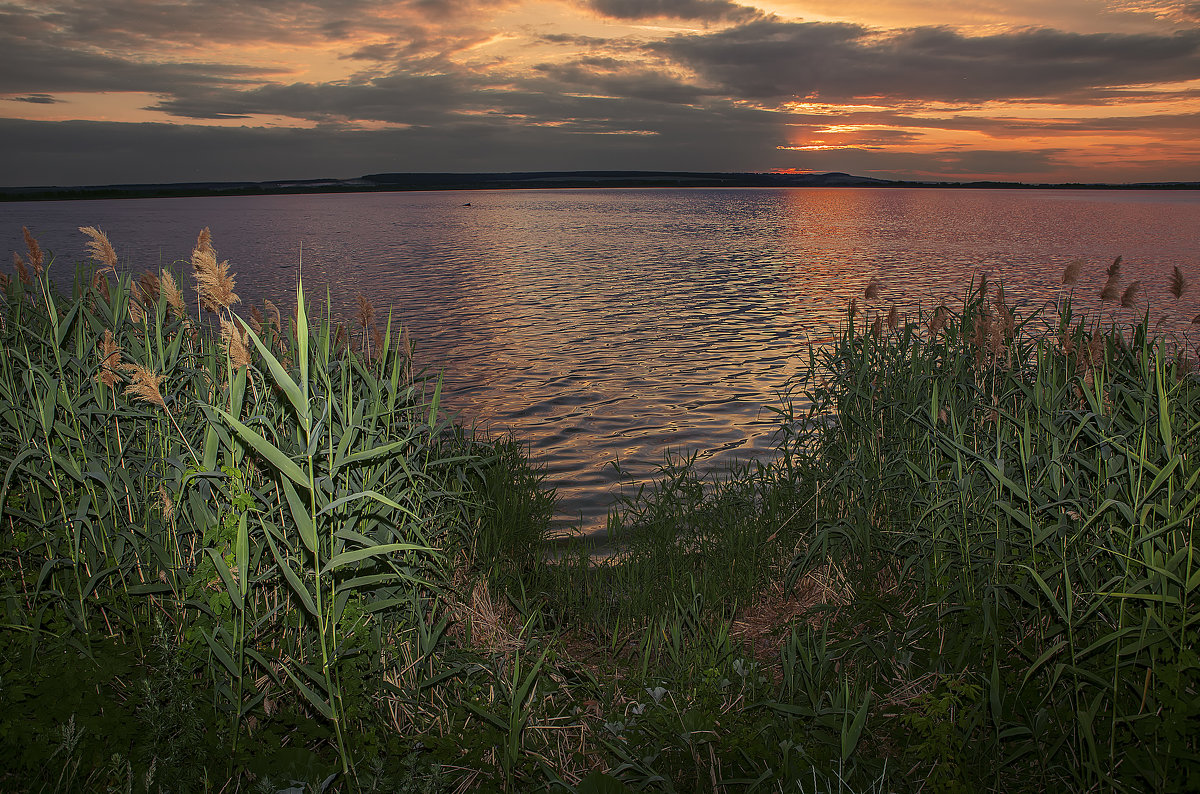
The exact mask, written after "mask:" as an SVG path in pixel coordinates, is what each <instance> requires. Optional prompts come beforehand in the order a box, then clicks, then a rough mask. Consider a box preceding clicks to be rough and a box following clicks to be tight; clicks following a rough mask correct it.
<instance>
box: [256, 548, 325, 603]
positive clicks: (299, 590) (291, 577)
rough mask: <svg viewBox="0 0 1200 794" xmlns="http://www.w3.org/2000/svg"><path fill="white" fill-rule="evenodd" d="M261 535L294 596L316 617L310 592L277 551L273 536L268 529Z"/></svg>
mask: <svg viewBox="0 0 1200 794" xmlns="http://www.w3.org/2000/svg"><path fill="white" fill-rule="evenodd" d="M263 537H265V538H266V539H267V545H268V546H270V547H271V554H272V555H274V557H275V563H276V564H277V565H278V566H279V570H280V571H282V572H283V578H284V579H286V580H287V583H288V585H290V586H291V588H292V592H293V593H295V594H296V597H297V598H299V599H300V603H301V604H302V605H303V606H304V609H305V611H307V612H308V614H310V615H312V616H313V617H314V618H315V617H317V605H316V604H315V603H314V602H313V597H312V593H310V592H308V589H307V588H306V587H305V586H304V583H303V582H302V581H300V577H299V576H297V575H296V572H295V571H293V570H292V566H291V565H289V564H288V561H287V560H286V559H285V558H284V557H283V555H282V554H280V553H279V546H277V545H276V544H275V538H273V537H272V536H271V533H270V532H269V531H268V532H264V533H263Z"/></svg>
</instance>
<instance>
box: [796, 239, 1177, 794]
mask: <svg viewBox="0 0 1200 794" xmlns="http://www.w3.org/2000/svg"><path fill="white" fill-rule="evenodd" d="M1115 267H1117V268H1119V261H1118V262H1117V263H1115ZM1116 279H1119V270H1118V271H1117V272H1116V273H1114V272H1113V269H1112V268H1110V272H1109V274H1108V282H1107V285H1106V291H1109V292H1116V291H1117V290H1116V288H1115V287H1113V288H1112V289H1109V285H1112V284H1113V282H1114V281H1115V280H1116ZM1172 289H1173V294H1174V295H1175V297H1176V298H1178V297H1179V294H1180V293H1181V292H1182V289H1183V282H1182V279H1181V277H1178V269H1176V278H1175V279H1174V281H1173V286H1172ZM1110 297H1111V296H1110ZM1052 310H1053V313H1052V314H1046V315H1042V314H1039V313H1035V314H1034V315H1032V316H1028V317H1024V318H1022V317H1019V316H1017V313H1016V311H1015V310H1014V309H1013V308H1012V307H1010V306H1008V305H1006V304H1005V302H1004V297H1003V291H1002V289H993V290H992V291H991V292H990V294H989V292H988V290H987V286H986V284H980V285H976V286H975V287H974V288H973V289H972V291H971V292H970V293H969V294H968V295H967V296H966V298H965V299H964V301H963V303H962V304H961V306H959V307H957V308H956V309H954V310H951V309H949V308H947V307H938V308H937V309H935V311H934V312H932V313H930V314H929V315H927V316H926V317H925V318H923V321H921V322H910V323H907V324H905V325H903V326H902V327H894V329H891V330H889V329H888V327H887V325H884V324H880V323H879V322H878V321H876V322H875V323H871V324H867V323H866V322H861V323H856V321H855V318H854V317H853V316H852V315H851V317H850V318H849V321H848V323H847V324H846V326H845V327H844V329H843V331H842V333H841V335H840V336H839V337H838V338H837V340H836V341H835V343H834V344H833V345H832V346H831V347H830V348H828V349H827V350H824V351H822V352H821V353H820V354H819V356H818V357H817V359H818V360H817V368H816V373H817V374H819V375H820V376H822V377H823V378H824V380H822V381H821V382H819V383H817V384H816V385H815V386H814V387H812V388H810V389H809V390H808V391H807V397H808V399H809V400H811V402H812V405H813V406H814V408H813V409H812V410H811V411H810V412H809V413H807V414H806V415H804V416H791V417H788V421H787V422H786V423H785V426H784V427H785V430H786V431H787V433H789V436H788V438H786V439H785V444H784V449H785V452H786V453H787V454H788V455H790V456H798V457H803V458H805V459H808V460H812V461H815V462H816V466H815V469H814V470H815V471H817V472H819V475H818V477H819V479H818V483H817V487H818V492H819V499H820V507H819V509H818V511H817V512H816V516H815V520H814V524H813V532H812V535H811V537H809V538H807V539H806V541H805V543H804V544H803V546H802V548H801V549H799V550H798V553H797V554H796V555H795V556H794V558H793V560H792V563H791V567H790V577H791V580H792V581H796V580H797V579H798V578H799V577H800V576H801V575H803V574H804V573H805V572H806V571H809V570H812V569H813V568H814V567H815V566H817V565H820V564H823V563H826V562H828V561H830V560H835V561H849V562H850V564H851V565H853V566H854V567H855V568H857V569H858V571H859V577H858V581H859V584H860V586H861V587H862V588H863V590H864V591H865V592H867V593H870V592H876V593H881V594H883V595H885V596H887V597H890V598H891V599H892V604H893V606H892V614H891V615H890V616H889V617H888V619H887V623H888V625H889V626H890V628H891V634H892V637H893V639H895V638H896V637H897V636H898V635H903V634H904V633H905V632H910V633H911V637H912V640H911V641H910V642H908V643H907V644H906V645H905V646H904V647H901V648H899V649H894V650H893V652H892V654H891V660H890V661H889V662H888V663H887V664H884V663H882V660H880V659H875V660H868V656H869V655H870V654H871V652H872V651H871V649H870V648H869V647H868V643H867V642H865V641H855V642H850V643H849V644H848V645H847V648H846V651H845V652H846V653H847V654H848V655H850V656H852V657H854V658H856V659H858V660H859V662H858V663H859V664H864V665H868V666H869V667H870V668H871V669H872V670H873V674H874V675H878V676H879V678H880V681H879V683H880V684H882V683H883V682H884V681H887V680H888V679H889V678H890V679H891V684H890V685H891V686H896V685H898V684H901V683H902V682H903V681H904V680H905V679H909V680H915V679H919V678H921V677H922V676H925V675H930V674H932V675H935V676H936V677H937V679H936V680H938V681H940V682H941V689H940V690H938V691H940V692H942V693H945V692H949V691H951V690H953V689H954V687H955V686H957V687H958V693H959V694H962V693H963V692H968V691H969V692H970V694H971V697H970V698H967V699H965V700H964V702H962V703H959V705H958V709H959V711H960V712H961V711H965V712H967V715H965V716H964V715H963V714H960V715H959V716H958V717H956V721H957V728H958V729H960V730H962V731H964V734H963V735H962V736H961V737H960V741H961V742H962V747H963V748H966V747H969V748H970V749H971V751H972V753H971V755H974V756H975V758H977V759H978V758H979V757H981V756H982V757H985V758H988V759H990V763H988V764H983V765H981V766H983V767H985V768H987V769H988V771H989V773H990V774H992V775H994V776H995V778H994V779H995V780H1001V779H1009V780H1012V779H1014V778H1013V777H1012V776H1014V775H1015V774H1016V773H1017V771H1018V770H1021V771H1022V773H1023V774H1033V775H1035V776H1038V777H1036V778H1035V779H1037V780H1040V781H1042V783H1040V784H1039V785H1064V784H1067V785H1070V787H1072V788H1075V789H1078V790H1092V789H1097V788H1101V789H1117V790H1131V791H1137V790H1188V789H1190V788H1194V787H1195V786H1196V785H1200V765H1198V763H1197V759H1198V758H1200V756H1198V755H1197V751H1198V750H1200V747H1198V745H1197V739H1196V737H1197V736H1200V690H1198V688H1200V667H1197V664H1196V661H1197V657H1196V636H1197V634H1196V629H1197V624H1198V621H1200V611H1198V610H1197V606H1196V599H1197V596H1198V595H1200V594H1198V593H1197V587H1198V586H1200V574H1198V573H1197V571H1198V564H1200V559H1197V556H1196V550H1195V545H1194V544H1195V533H1196V524H1197V505H1198V504H1200V489H1197V481H1198V479H1200V460H1198V458H1197V452H1198V444H1200V436H1198V431H1200V383H1198V382H1197V379H1196V377H1195V376H1194V375H1193V374H1191V369H1190V364H1191V362H1190V360H1189V358H1188V353H1189V343H1190V340H1188V339H1187V338H1155V337H1154V336H1153V335H1152V333H1151V332H1150V330H1149V320H1148V314H1147V315H1143V316H1142V317H1141V318H1136V319H1134V320H1132V321H1130V322H1129V324H1128V325H1126V326H1124V327H1123V326H1121V325H1119V324H1118V323H1117V321H1116V320H1115V319H1108V320H1106V321H1102V320H1100V319H1097V318H1094V317H1093V318H1088V317H1081V316H1078V315H1076V313H1075V311H1074V307H1073V301H1072V298H1071V296H1069V295H1068V296H1067V297H1065V298H1063V299H1062V300H1061V302H1060V303H1059V304H1058V305H1056V306H1053V307H1052ZM1115 316H1116V315H1115V314H1114V315H1113V318H1115ZM897 650H898V651H899V652H898V653H897V652H896V651H897ZM955 682H958V683H957V684H956V683H955ZM947 684H949V685H950V690H947V689H946V685H947ZM964 684H967V686H966V688H965V689H964ZM931 696H932V695H931ZM960 699H961V698H960ZM967 701H969V702H967ZM958 760H964V761H965V757H964V758H963V759H958ZM977 766H980V765H978V764H977ZM945 771H946V770H945V769H943V772H945ZM957 774H958V773H957V772H954V773H951V774H950V777H949V778H947V780H951V779H955V776H956V775H957Z"/></svg>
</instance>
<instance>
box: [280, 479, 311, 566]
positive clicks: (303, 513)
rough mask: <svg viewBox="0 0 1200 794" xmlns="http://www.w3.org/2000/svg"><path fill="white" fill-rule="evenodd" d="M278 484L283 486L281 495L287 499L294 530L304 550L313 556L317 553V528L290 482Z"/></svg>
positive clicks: (285, 481) (306, 506)
mask: <svg viewBox="0 0 1200 794" xmlns="http://www.w3.org/2000/svg"><path fill="white" fill-rule="evenodd" d="M280 482H281V483H282V484H283V493H284V495H285V497H286V498H287V503H288V509H289V511H290V512H291V514H292V520H293V521H294V522H296V530H297V531H298V532H299V533H300V540H302V541H303V542H304V548H306V549H308V550H309V551H310V552H313V553H314V554H315V553H316V551H317V528H316V526H315V525H314V524H313V519H312V516H311V515H309V509H308V505H306V504H305V503H304V500H303V499H301V498H300V495H299V494H298V493H296V489H295V488H294V487H292V483H291V481H290V480H286V479H285V480H280Z"/></svg>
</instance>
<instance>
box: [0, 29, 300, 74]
mask: <svg viewBox="0 0 1200 794" xmlns="http://www.w3.org/2000/svg"><path fill="white" fill-rule="evenodd" d="M4 16H5V15H4V14H3V13H0V94H51V93H58V92H89V91H96V92H99V91H147V92H152V93H167V92H171V91H174V90H177V89H186V88H188V87H190V86H215V85H238V84H247V83H253V82H259V81H262V80H264V79H267V78H269V77H272V76H275V75H278V74H279V73H280V72H281V71H282V70H279V69H269V68H264V67H259V66H245V65H237V64H223V63H186V62H180V61H173V60H169V59H168V60H158V61H155V60H151V59H146V58H135V57H124V56H120V55H114V54H112V53H109V52H105V51H102V50H98V49H95V48H93V47H75V46H70V45H67V44H64V43H62V42H61V41H60V38H59V37H56V36H53V35H49V36H46V37H44V38H42V39H41V40H38V39H36V38H31V37H29V36H27V35H24V34H22V32H21V30H22V26H19V25H18V26H17V27H7V26H6V25H5V21H6V20H5V19H4ZM9 16H11V15H9ZM9 21H11V19H10V20H9Z"/></svg>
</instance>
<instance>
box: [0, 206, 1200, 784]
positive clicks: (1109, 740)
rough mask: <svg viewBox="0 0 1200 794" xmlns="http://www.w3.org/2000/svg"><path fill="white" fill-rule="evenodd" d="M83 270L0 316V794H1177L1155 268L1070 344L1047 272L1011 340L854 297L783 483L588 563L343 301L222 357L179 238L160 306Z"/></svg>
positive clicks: (786, 460) (643, 495) (618, 545)
mask: <svg viewBox="0 0 1200 794" xmlns="http://www.w3.org/2000/svg"><path fill="white" fill-rule="evenodd" d="M83 233H85V234H87V235H88V237H89V239H90V241H91V245H90V250H91V252H92V254H93V255H94V262H92V263H89V264H87V265H84V266H80V267H78V268H77V269H76V271H75V273H74V274H73V279H72V283H71V286H70V289H69V290H66V291H64V292H65V294H64V292H60V291H59V290H58V289H57V288H56V286H55V284H54V282H52V281H51V280H50V277H49V270H50V266H51V262H50V261H49V260H48V258H47V257H46V256H45V255H44V254H43V253H42V252H41V249H40V248H39V247H38V244H37V241H36V240H34V239H33V238H32V237H31V236H30V237H28V238H27V241H28V242H27V247H28V251H27V252H26V254H25V255H24V256H20V255H18V258H17V262H16V264H17V270H16V273H15V275H14V276H13V277H11V278H6V279H4V280H3V283H0V287H2V288H3V289H2V292H0V296H2V298H3V301H4V304H3V307H0V308H2V309H3V312H2V313H0V319H2V323H0V342H2V350H3V355H2V357H0V456H2V460H0V462H2V463H3V468H4V480H3V484H2V487H0V524H2V525H3V527H4V543H3V545H2V546H0V573H2V575H3V580H2V582H0V587H2V590H0V598H2V601H0V603H3V604H4V618H3V621H0V631H2V632H4V635H5V639H6V643H5V645H4V646H3V652H2V653H0V682H3V685H2V686H0V705H3V706H4V708H3V709H0V736H3V737H4V741H5V744H6V746H8V747H11V748H12V750H13V751H12V752H11V753H10V754H9V759H10V760H9V761H7V762H6V763H7V767H3V768H0V788H13V787H16V788H22V789H25V790H36V791H86V790H100V789H108V790H125V791H146V792H151V791H220V790H226V791H228V790H255V791H271V792H273V791H278V790H280V789H283V788H286V787H287V786H288V785H289V783H292V782H301V783H305V784H307V785H308V786H309V787H310V788H311V789H313V790H324V791H418V790H419V791H467V790H477V789H480V790H503V791H534V790H537V791H573V792H581V793H582V794H594V793H595V792H619V791H632V790H644V791H678V792H733V791H738V792H741V791H746V792H757V791H782V790H788V791H793V790H794V791H820V792H839V793H840V792H865V791H870V792H884V791H934V792H961V791H1004V792H1008V791H1045V790H1061V791H1081V792H1083V791H1114V792H1135V791H1136V792H1141V791H1190V790H1196V789H1197V788H1200V747H1198V746H1197V741H1198V740H1197V738H1196V737H1197V736H1200V691H1198V690H1200V663H1198V659H1197V651H1196V636H1197V629H1198V628H1200V627H1198V626H1197V621H1198V617H1197V616H1198V615H1200V612H1198V610H1197V608H1196V606H1195V602H1196V596H1197V593H1196V590H1197V587H1198V586H1200V565H1198V563H1200V560H1197V558H1196V556H1195V551H1194V539H1195V530H1196V523H1197V517H1196V516H1197V508H1198V506H1200V487H1197V486H1198V485H1200V483H1198V480H1200V464H1198V461H1197V451H1198V450H1197V445H1198V443H1200V441H1198V433H1200V380H1198V378H1197V376H1196V374H1194V367H1195V358H1194V353H1195V340H1194V339H1192V338H1191V337H1190V336H1189V335H1187V334H1182V335H1178V336H1156V335H1155V333H1154V332H1153V326H1152V325H1151V321H1150V314H1151V311H1150V307H1151V306H1152V304H1153V302H1154V301H1156V300H1166V301H1172V300H1174V301H1176V302H1177V301H1178V300H1179V299H1180V297H1181V296H1182V295H1183V294H1184V293H1185V292H1186V291H1187V290H1188V289H1189V288H1190V285H1188V284H1187V282H1186V280H1185V279H1184V278H1183V275H1182V273H1181V272H1180V271H1179V270H1178V269H1176V270H1175V271H1174V273H1173V274H1171V277H1170V278H1169V279H1168V281H1167V293H1168V294H1167V295H1163V296H1156V295H1153V294H1147V293H1148V290H1147V289H1146V288H1145V287H1144V285H1142V284H1141V283H1138V282H1134V283H1131V284H1125V283H1123V280H1122V276H1121V262H1120V260H1119V259H1118V260H1117V261H1115V262H1114V263H1113V264H1112V265H1111V266H1110V267H1109V268H1108V270H1107V271H1106V272H1105V273H1104V275H1103V282H1104V286H1103V288H1102V289H1101V290H1100V297H1101V299H1102V300H1101V307H1102V311H1101V312H1100V313H1099V314H1093V315H1090V316H1085V315H1084V314H1082V313H1080V312H1077V310H1076V309H1075V296H1074V293H1073V290H1075V289H1076V288H1077V286H1076V285H1077V281H1078V279H1079V277H1080V269H1081V267H1082V264H1081V263H1074V264H1072V265H1071V266H1070V267H1069V268H1068V270H1067V272H1066V273H1064V276H1063V288H1062V291H1061V292H1060V294H1059V295H1058V296H1057V298H1056V300H1055V301H1053V302H1052V303H1050V304H1048V305H1047V307H1045V308H1044V309H1042V310H1040V311H1035V312H1032V313H1029V314H1024V313H1023V312H1022V311H1020V310H1018V309H1017V308H1016V307H1014V306H1010V305H1008V303H1007V302H1006V301H1005V297H1004V292H1003V289H1002V287H1001V286H999V285H989V284H987V283H976V284H973V285H972V287H971V289H970V290H969V291H968V293H967V294H966V295H965V296H964V297H963V298H962V299H961V300H960V301H958V302H956V303H955V304H954V305H948V304H942V305H937V306H933V307H930V308H928V309H927V310H924V311H918V312H917V313H916V314H915V315H913V316H902V315H901V314H900V312H899V311H898V309H896V308H892V307H889V306H888V305H887V304H886V303H885V302H884V300H883V297H882V296H885V295H886V293H887V290H886V285H885V284H883V283H882V282H880V281H879V280H876V279H873V280H872V281H871V283H870V284H869V285H868V286H867V289H866V291H865V293H864V294H863V295H862V296H860V297H861V304H860V302H859V301H858V300H856V301H855V302H853V303H852V304H851V306H850V307H849V309H848V312H847V317H846V321H845V322H844V324H843V325H842V327H841V328H839V329H836V332H834V333H833V335H832V336H828V337H823V338H822V344H821V345H819V346H814V347H811V348H808V349H805V350H802V351H797V355H803V356H805V357H806V358H807V360H808V367H807V371H806V373H805V375H804V376H803V377H802V378H800V379H798V380H797V382H796V383H795V384H794V390H793V391H792V393H791V397H790V399H787V400H785V401H784V403H783V405H782V407H781V408H780V409H779V436H778V448H777V454H776V455H775V457H774V458H773V459H771V460H766V461H748V462H744V463H739V464H736V465H733V466H731V467H729V469H728V470H726V471H725V472H723V473H721V474H719V475H715V476H707V477H705V476H701V475H700V474H699V473H698V471H697V468H696V466H695V459H694V458H692V457H688V456H683V457H673V458H670V459H668V460H666V461H665V462H664V465H663V467H662V470H661V471H660V473H659V476H658V478H657V479H656V480H655V482H653V483H652V484H651V485H649V486H647V487H644V488H640V489H639V490H637V491H636V492H633V493H630V494H628V495H626V496H625V497H624V498H622V499H621V500H620V501H619V503H618V504H617V505H616V506H615V507H614V509H613V511H612V513H611V515H610V519H609V534H610V543H611V544H613V547H614V548H615V549H616V553H615V554H613V555H608V556H603V557H602V556H597V555H595V554H594V551H595V549H593V548H591V547H589V546H587V545H586V544H585V543H583V542H579V543H577V544H576V545H574V546H568V547H567V548H566V550H565V551H564V550H563V549H562V548H561V547H553V548H552V547H551V545H550V542H549V540H548V538H547V531H548V527H549V525H550V520H551V517H552V516H553V514H554V493H553V491H552V490H550V489H548V488H546V487H545V484H544V482H543V478H542V475H541V473H540V471H539V470H538V468H537V466H536V465H535V464H533V463H531V462H530V460H529V456H528V454H527V452H526V450H525V449H524V447H523V446H522V445H521V443H520V440H519V439H512V438H508V439H487V438H481V437H477V436H476V435H475V434H473V433H472V432H470V431H468V430H465V429H463V428H462V427H461V426H459V425H457V424H455V423H454V422H452V421H451V420H450V419H449V418H447V417H446V415H445V414H444V412H443V411H442V409H441V406H440V388H439V385H438V381H437V379H436V378H432V377H428V376H426V375H424V374H422V373H418V372H414V371H413V368H412V364H411V351H410V343H409V342H408V340H407V337H406V336H404V335H403V334H402V332H400V331H399V329H398V328H396V327H394V326H393V325H392V323H391V322H390V320H381V319H380V318H379V317H378V316H377V315H376V312H375V311H374V308H373V307H372V306H370V304H369V303H368V302H367V301H366V300H365V299H363V300H361V301H360V302H359V306H358V312H357V316H356V318H355V320H354V322H352V323H350V324H349V325H346V326H342V325H340V324H339V323H338V322H336V321H335V319H334V318H333V317H331V316H330V314H329V312H328V309H326V310H325V311H324V313H323V314H321V313H316V314H310V308H311V303H310V301H309V300H308V299H307V298H306V297H305V295H304V291H303V286H302V284H300V283H298V285H297V294H296V296H295V301H294V306H295V310H294V312H293V313H291V314H290V316H289V315H288V314H287V313H286V312H281V311H280V309H279V308H278V306H276V305H275V304H273V303H270V302H266V303H264V304H263V305H262V306H261V307H258V306H251V307H246V309H247V311H246V315H247V319H245V320H243V319H242V315H240V314H238V313H237V312H236V311H235V308H237V307H239V306H240V301H239V300H238V296H237V288H236V283H235V281H234V278H235V277H234V275H233V273H232V269H231V268H230V266H229V265H228V263H226V262H223V261H219V258H218V257H217V255H216V251H215V249H214V248H213V242H212V239H211V236H209V235H208V234H207V233H206V232H205V233H202V234H201V235H200V237H199V238H198V240H197V245H196V249H195V252H194V254H193V257H192V261H191V263H188V264H189V266H190V273H188V275H187V278H186V279H185V278H184V277H183V275H182V274H179V273H174V272H171V271H170V270H169V269H168V270H162V271H160V272H158V273H155V274H143V276H142V277H140V278H137V279H134V278H133V277H132V276H130V275H128V274H126V273H122V272H121V266H120V263H119V261H118V259H117V255H116V253H115V252H114V251H113V248H112V245H111V244H110V243H109V241H108V240H107V238H106V237H105V236H104V235H103V233H101V232H100V231H99V230H96V229H90V228H85V229H84V230H83ZM181 285H185V286H181ZM185 289H188V290H192V291H191V292H190V293H188V295H187V297H186V298H185V297H184V295H185ZM1142 306H1145V307H1146V308H1145V309H1144V310H1142V313H1141V315H1140V316H1138V314H1137V312H1138V311H1139V309H1140V307H1142ZM1120 318H1123V319H1120ZM1198 320H1200V318H1198Z"/></svg>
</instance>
